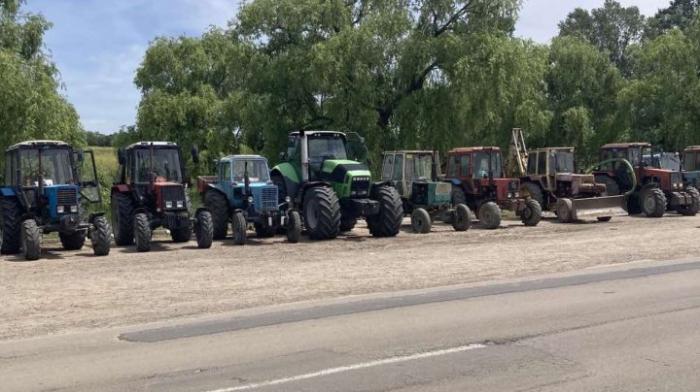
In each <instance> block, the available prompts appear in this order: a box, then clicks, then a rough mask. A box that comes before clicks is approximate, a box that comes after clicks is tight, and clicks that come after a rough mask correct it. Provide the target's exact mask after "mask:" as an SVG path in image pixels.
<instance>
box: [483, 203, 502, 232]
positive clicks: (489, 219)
mask: <svg viewBox="0 0 700 392" xmlns="http://www.w3.org/2000/svg"><path fill="white" fill-rule="evenodd" d="M478 213H479V222H480V223H481V225H482V226H484V228H485V229H488V230H494V229H497V228H499V227H500V226H501V208H500V207H499V206H498V204H496V203H494V202H492V201H490V202H488V203H484V204H482V205H481V207H479V211H478Z"/></svg>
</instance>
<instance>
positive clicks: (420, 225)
mask: <svg viewBox="0 0 700 392" xmlns="http://www.w3.org/2000/svg"><path fill="white" fill-rule="evenodd" d="M432 226H433V220H432V219H431V218H430V214H428V211H426V210H425V209H423V208H416V209H414V210H413V212H412V213H411V228H412V229H413V232H414V233H418V234H427V233H430V229H431V228H432Z"/></svg>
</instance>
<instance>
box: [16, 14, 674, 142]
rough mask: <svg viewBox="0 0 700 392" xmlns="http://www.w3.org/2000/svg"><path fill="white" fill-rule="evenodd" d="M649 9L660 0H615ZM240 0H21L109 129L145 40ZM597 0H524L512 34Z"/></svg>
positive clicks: (128, 101) (66, 74)
mask: <svg viewBox="0 0 700 392" xmlns="http://www.w3.org/2000/svg"><path fill="white" fill-rule="evenodd" d="M618 1H620V3H622V4H623V5H627V6H629V5H636V6H637V7H639V9H640V11H641V12H642V13H643V14H645V15H648V16H651V15H653V14H655V13H656V11H657V10H658V9H659V8H662V7H665V6H666V5H667V4H668V1H667V0H618ZM240 2H241V1H240V0H27V4H26V5H25V11H28V12H32V13H41V14H43V15H44V16H45V17H46V18H47V19H48V20H49V21H51V22H52V23H53V28H52V29H51V30H49V31H48V32H47V33H46V37H45V45H46V47H47V48H48V50H49V52H50V53H51V56H52V59H53V61H54V62H55V63H56V65H57V66H58V69H59V70H60V72H61V80H62V82H63V90H62V94H63V95H65V96H66V97H67V98H68V100H69V101H70V102H71V103H73V105H74V106H75V108H76V109H77V111H78V114H79V115H80V119H81V122H82V124H83V127H85V129H87V130H91V131H98V132H102V133H112V132H115V131H117V130H118V129H119V128H120V127H121V126H123V125H132V124H134V123H135V122H136V111H137V107H138V103H139V97H140V95H139V92H138V90H137V89H136V86H135V85H134V82H133V80H134V75H135V72H136V69H137V68H138V66H139V64H140V62H141V60H142V58H143V55H144V53H145V51H146V49H147V48H148V44H149V42H151V41H152V40H153V39H154V38H155V37H159V36H180V35H187V36H199V35H201V34H202V33H203V32H204V31H206V30H207V29H208V28H209V27H210V26H220V27H225V26H226V25H227V22H228V21H229V20H231V19H232V18H233V17H234V15H235V13H236V10H237V9H238V6H239V3H240ZM602 3H603V0H524V2H523V6H522V9H521V12H520V19H519V21H518V25H517V29H516V35H517V36H520V37H524V38H531V39H533V40H534V41H537V42H540V43H546V42H548V41H549V40H551V38H552V37H554V36H555V35H556V34H557V24H558V23H559V22H560V21H561V20H563V19H564V18H565V17H566V15H567V14H568V13H569V12H571V11H572V10H573V9H574V8H576V7H581V8H587V9H591V8H596V7H600V6H601V5H602Z"/></svg>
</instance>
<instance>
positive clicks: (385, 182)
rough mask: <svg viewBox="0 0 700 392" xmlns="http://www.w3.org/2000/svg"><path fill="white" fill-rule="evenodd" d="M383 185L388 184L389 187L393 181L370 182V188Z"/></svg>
mask: <svg viewBox="0 0 700 392" xmlns="http://www.w3.org/2000/svg"><path fill="white" fill-rule="evenodd" d="M384 185H389V186H390V187H394V183H393V182H391V181H376V182H373V183H372V188H375V187H379V186H384Z"/></svg>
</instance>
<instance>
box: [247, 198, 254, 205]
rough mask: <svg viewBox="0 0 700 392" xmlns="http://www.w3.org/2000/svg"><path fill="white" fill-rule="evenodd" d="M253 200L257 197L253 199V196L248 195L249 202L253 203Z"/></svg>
mask: <svg viewBox="0 0 700 392" xmlns="http://www.w3.org/2000/svg"><path fill="white" fill-rule="evenodd" d="M253 201H255V199H253V196H248V203H251V204H252V203H253Z"/></svg>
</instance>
